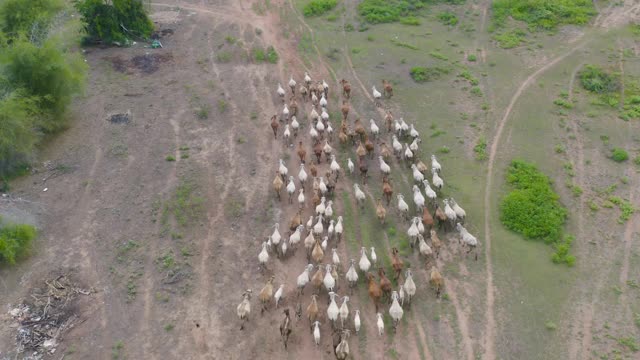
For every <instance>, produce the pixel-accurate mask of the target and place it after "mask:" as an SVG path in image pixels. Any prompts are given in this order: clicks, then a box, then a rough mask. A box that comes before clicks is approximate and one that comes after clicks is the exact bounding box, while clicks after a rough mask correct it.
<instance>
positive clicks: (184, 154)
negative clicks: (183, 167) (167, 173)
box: [180, 153, 189, 159]
mask: <svg viewBox="0 0 640 360" xmlns="http://www.w3.org/2000/svg"><path fill="white" fill-rule="evenodd" d="M188 158H189V154H188V153H182V154H180V159H188Z"/></svg>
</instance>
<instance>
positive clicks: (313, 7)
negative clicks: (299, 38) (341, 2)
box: [302, 0, 338, 17]
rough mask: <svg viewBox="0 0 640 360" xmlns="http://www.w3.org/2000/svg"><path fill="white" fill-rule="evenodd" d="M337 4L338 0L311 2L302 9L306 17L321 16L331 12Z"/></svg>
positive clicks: (314, 0)
mask: <svg viewBox="0 0 640 360" xmlns="http://www.w3.org/2000/svg"><path fill="white" fill-rule="evenodd" d="M337 4H338V0H311V1H310V2H309V3H307V4H306V5H305V6H304V8H302V13H303V14H304V16H306V17H310V16H320V15H322V14H324V13H326V12H327V11H331V10H332V9H333V8H335V7H336V5H337Z"/></svg>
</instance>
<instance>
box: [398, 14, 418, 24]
mask: <svg viewBox="0 0 640 360" xmlns="http://www.w3.org/2000/svg"><path fill="white" fill-rule="evenodd" d="M400 24H404V25H411V26H418V25H420V19H418V18H417V17H415V16H406V17H403V18H400Z"/></svg>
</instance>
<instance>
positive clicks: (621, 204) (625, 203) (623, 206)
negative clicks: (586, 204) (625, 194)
mask: <svg viewBox="0 0 640 360" xmlns="http://www.w3.org/2000/svg"><path fill="white" fill-rule="evenodd" d="M609 202H611V203H613V204H615V205H618V208H620V211H622V213H621V214H620V218H619V219H618V223H619V224H624V223H625V222H626V221H627V220H629V219H631V216H633V213H634V212H635V211H636V209H635V208H634V207H633V205H631V202H630V201H629V200H623V199H622V198H620V197H618V196H610V197H609Z"/></svg>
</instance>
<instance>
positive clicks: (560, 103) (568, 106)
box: [553, 98, 573, 109]
mask: <svg viewBox="0 0 640 360" xmlns="http://www.w3.org/2000/svg"><path fill="white" fill-rule="evenodd" d="M553 103H554V104H555V105H558V106H561V107H563V108H565V109H573V103H572V102H570V101H568V100H565V99H562V98H561V99H555V100H554V101H553Z"/></svg>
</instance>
